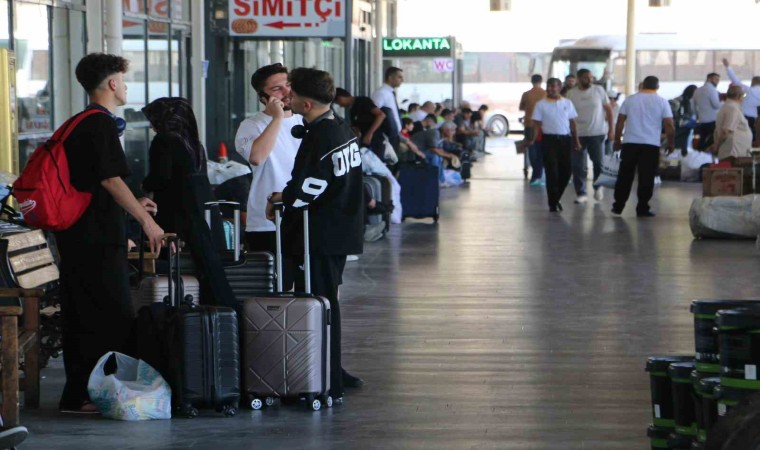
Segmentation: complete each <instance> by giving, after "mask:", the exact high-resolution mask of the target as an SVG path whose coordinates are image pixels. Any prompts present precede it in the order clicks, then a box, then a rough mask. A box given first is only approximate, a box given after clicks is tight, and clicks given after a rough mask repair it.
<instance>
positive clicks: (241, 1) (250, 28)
mask: <svg viewBox="0 0 760 450" xmlns="http://www.w3.org/2000/svg"><path fill="white" fill-rule="evenodd" d="M228 8H229V9H228V12H229V24H230V25H229V27H230V28H229V29H230V35H231V36H250V37H280V38H286V37H340V36H345V34H346V8H347V0H229V2H228Z"/></svg>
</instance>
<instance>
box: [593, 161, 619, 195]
mask: <svg viewBox="0 0 760 450" xmlns="http://www.w3.org/2000/svg"><path fill="white" fill-rule="evenodd" d="M619 170H620V152H612V153H610V154H609V155H604V157H603V158H602V173H601V174H600V175H599V178H597V179H596V181H594V188H599V187H606V188H609V189H615V183H617V177H618V171H619Z"/></svg>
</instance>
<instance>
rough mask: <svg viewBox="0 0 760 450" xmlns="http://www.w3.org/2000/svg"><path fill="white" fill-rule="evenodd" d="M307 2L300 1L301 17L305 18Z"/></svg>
mask: <svg viewBox="0 0 760 450" xmlns="http://www.w3.org/2000/svg"><path fill="white" fill-rule="evenodd" d="M307 1H309V0H301V17H306V2H307Z"/></svg>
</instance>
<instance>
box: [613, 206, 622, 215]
mask: <svg viewBox="0 0 760 450" xmlns="http://www.w3.org/2000/svg"><path fill="white" fill-rule="evenodd" d="M612 214H614V215H616V216H619V215H621V214H623V210H622V209H617V208H612Z"/></svg>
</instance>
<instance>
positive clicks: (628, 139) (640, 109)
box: [612, 76, 676, 217]
mask: <svg viewBox="0 0 760 450" xmlns="http://www.w3.org/2000/svg"><path fill="white" fill-rule="evenodd" d="M659 88H660V80H658V79H657V77H653V76H648V77H646V78H644V82H643V86H642V89H641V91H639V92H637V93H635V94H633V95H631V96H630V97H628V98H626V99H625V101H624V102H623V105H622V106H621V107H620V113H619V114H618V121H617V124H616V126H615V145H614V147H615V150H620V149H621V148H622V153H621V159H620V168H619V169H618V179H617V183H616V184H615V203H613V205H612V213H613V214H617V215H620V214H622V213H623V208H624V207H625V202H626V201H628V196H629V195H630V194H631V186H633V178H634V176H635V175H636V171H637V170H638V174H639V187H638V191H637V195H638V198H639V199H638V200H639V202H638V205H637V206H636V215H637V216H638V217H654V215H655V214H654V213H653V212H652V211H651V210H650V209H649V200H651V198H652V194H653V192H654V177H655V172H656V171H657V167H658V166H659V164H660V142H661V141H660V139H661V136H662V130H663V128H664V129H665V135H666V136H667V149H668V153H670V152H672V151H673V149H674V148H675V133H676V129H675V125H674V124H673V111H672V110H671V109H670V104H669V103H668V101H667V100H665V99H664V98H663V97H660V96H659V95H657V90H658V89H659ZM624 129H625V134H624V133H623V130H624ZM623 138H625V143H622V142H623Z"/></svg>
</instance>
